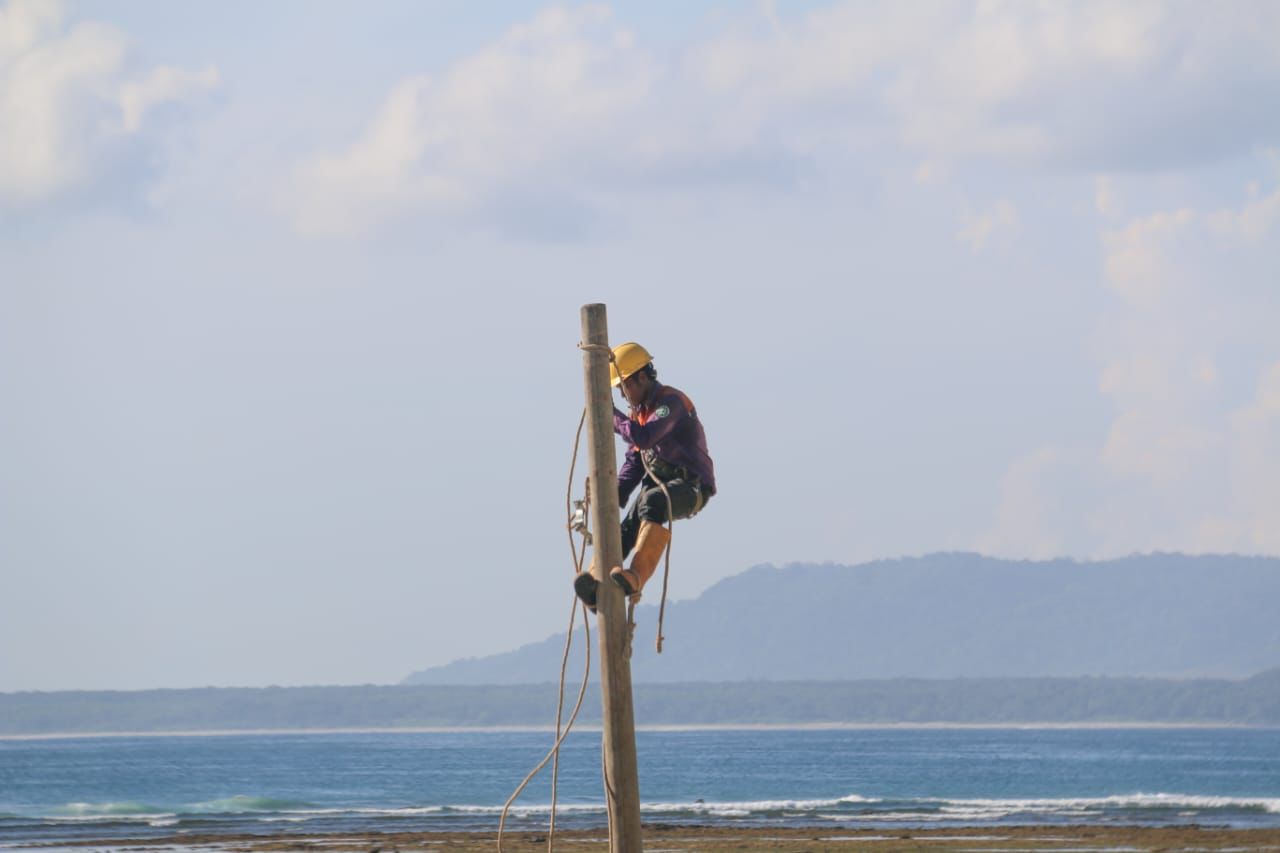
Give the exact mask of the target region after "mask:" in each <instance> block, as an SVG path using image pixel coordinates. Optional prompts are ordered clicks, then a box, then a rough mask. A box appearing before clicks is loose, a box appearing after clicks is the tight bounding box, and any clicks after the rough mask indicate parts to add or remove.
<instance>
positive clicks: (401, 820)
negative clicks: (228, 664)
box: [0, 728, 1280, 848]
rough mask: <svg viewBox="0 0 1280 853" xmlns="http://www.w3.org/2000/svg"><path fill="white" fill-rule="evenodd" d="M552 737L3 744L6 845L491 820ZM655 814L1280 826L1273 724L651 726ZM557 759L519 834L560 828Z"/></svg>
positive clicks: (471, 824) (574, 813) (584, 799)
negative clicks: (553, 776) (554, 801)
mask: <svg viewBox="0 0 1280 853" xmlns="http://www.w3.org/2000/svg"><path fill="white" fill-rule="evenodd" d="M552 740H553V737H552V734H551V733H550V732H546V731H474V730H472V731H431V732H372V733H370V732H365V733H296V734H221V735H199V736H191V735H186V736H177V735H175V736H145V737H132V736H118V737H69V738H54V739H4V740H0V847H6V848H21V847H24V846H31V845H33V844H36V843H40V844H56V843H58V842H65V841H73V840H83V839H88V838H93V839H101V840H104V841H110V840H113V839H126V838H128V839H133V838H158V837H162V836H173V835H184V834H202V835H204V834H209V833H214V834H221V833H225V834H233V833H255V834H281V833H308V834H310V833H330V832H332V833H348V832H350V833H357V832H393V831H421V830H490V831H491V830H494V829H496V828H497V825H498V818H499V813H500V811H501V808H502V804H503V803H504V802H505V801H506V799H507V797H508V796H509V795H510V794H511V792H512V791H513V790H514V789H515V787H516V785H517V784H518V783H519V782H520V780H521V779H522V778H524V776H525V774H526V773H527V772H528V771H529V770H531V769H532V768H533V766H534V765H535V764H536V763H537V762H538V761H539V760H540V759H541V758H542V756H543V755H544V754H545V753H546V751H547V750H548V749H549V747H550V745H551V742H552ZM637 746H638V751H639V761H640V788H641V799H642V811H643V817H644V819H645V820H646V821H653V822H665V823H680V824H734V825H741V826H822V827H850V828H853V827H886V826H889V825H893V826H903V827H905V826H912V827H919V826H996V825H1011V824H1045V825H1053V824H1076V823H1101V824H1146V825H1161V824H1184V823H1197V824H1203V825H1222V826H1231V827H1260V826H1270V827H1275V826H1280V729H1237V728H1083V729H1059V728H1001V729H989V728H833V729H786V728H767V729H710V730H706V729H699V730H656V731H649V730H642V731H640V732H639V733H638V735H637ZM558 801H559V811H558V817H557V826H559V827H564V828H569V827H597V826H603V825H604V824H605V813H604V806H603V802H604V798H603V791H602V785H601V780H600V733H599V731H598V730H594V731H593V730H581V731H575V732H574V733H573V734H572V735H571V736H570V737H569V738H568V740H567V741H566V743H565V746H564V747H563V749H562V752H561V770H560V783H559V793H558ZM550 802H551V787H550V766H548V768H547V770H546V771H544V773H543V774H542V776H541V777H540V778H539V780H537V781H536V782H535V783H534V784H533V785H531V786H530V788H529V789H528V790H527V791H526V792H525V793H524V795H523V796H522V797H521V799H520V800H519V801H518V803H517V804H516V807H515V808H514V809H513V811H512V813H511V815H512V816H511V817H509V818H508V824H507V825H508V828H510V829H513V830H529V829H532V828H535V827H536V828H542V827H545V826H546V824H547V820H548V817H549V804H550Z"/></svg>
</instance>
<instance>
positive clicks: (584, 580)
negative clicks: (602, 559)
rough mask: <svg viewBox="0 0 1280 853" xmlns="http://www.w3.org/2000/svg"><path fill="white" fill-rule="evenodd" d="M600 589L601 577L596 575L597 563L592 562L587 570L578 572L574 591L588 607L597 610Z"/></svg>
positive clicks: (574, 582)
mask: <svg viewBox="0 0 1280 853" xmlns="http://www.w3.org/2000/svg"><path fill="white" fill-rule="evenodd" d="M599 589H600V579H599V578H597V577H596V564H595V563H592V564H591V566H590V567H589V568H588V569H587V570H586V571H585V572H578V574H577V576H576V577H574V579H573V591H574V592H575V593H576V594H577V596H578V598H580V599H582V603H583V604H585V605H587V609H588V610H590V611H591V612H592V613H595V612H596V593H597V592H598V591H599Z"/></svg>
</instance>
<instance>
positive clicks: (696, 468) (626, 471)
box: [613, 382, 716, 506]
mask: <svg viewBox="0 0 1280 853" xmlns="http://www.w3.org/2000/svg"><path fill="white" fill-rule="evenodd" d="M613 431H614V432H615V433H617V434H618V435H620V436H622V439H623V440H624V441H626V442H627V443H628V444H630V445H631V447H630V448H628V450H627V455H626V458H624V459H623V461H622V467H621V468H620V469H619V470H618V503H619V505H621V506H626V504H627V498H629V497H631V492H632V491H633V490H634V489H635V487H636V485H638V484H639V482H640V480H641V479H643V478H644V463H643V462H642V461H641V460H640V454H641V453H642V452H644V451H646V450H652V451H653V452H654V454H656V455H657V457H658V458H659V459H661V460H663V461H664V462H667V463H669V464H671V465H675V466H678V467H681V468H684V469H686V470H688V471H689V473H690V474H692V475H693V476H695V477H697V478H698V479H699V480H701V481H702V485H703V486H704V487H706V488H708V489H710V492H711V494H715V491H716V473H715V467H714V466H713V465H712V464H711V456H710V455H709V454H708V453H707V436H706V433H704V432H703V431H702V422H701V421H699V420H698V411H697V409H695V408H694V407H693V401H692V400H690V399H689V398H688V397H687V396H685V395H684V393H683V392H681V391H678V390H676V389H675V388H672V387H671V386H669V385H663V384H661V383H659V382H654V383H653V389H652V390H651V391H650V392H649V398H648V399H647V400H645V401H644V402H643V403H641V404H640V406H639V407H638V408H636V410H635V411H634V412H633V413H632V415H631V417H627V416H626V415H624V414H623V413H622V412H620V411H619V410H618V409H617V408H616V407H615V408H614V410H613Z"/></svg>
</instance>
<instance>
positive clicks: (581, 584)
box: [573, 343, 716, 610]
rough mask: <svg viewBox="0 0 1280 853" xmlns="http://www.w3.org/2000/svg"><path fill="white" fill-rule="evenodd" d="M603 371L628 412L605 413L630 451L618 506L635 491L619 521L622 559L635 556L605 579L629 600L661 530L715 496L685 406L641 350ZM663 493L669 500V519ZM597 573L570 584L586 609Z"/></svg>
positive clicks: (658, 553) (697, 431)
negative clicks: (609, 580)
mask: <svg viewBox="0 0 1280 853" xmlns="http://www.w3.org/2000/svg"><path fill="white" fill-rule="evenodd" d="M609 372H610V375H611V377H612V379H613V387H615V388H620V389H621V391H622V396H623V397H624V398H626V401H627V403H628V404H629V406H630V409H631V412H630V414H629V415H627V414H623V413H622V412H621V411H619V410H618V408H617V407H614V410H613V431H614V433H615V434H617V435H619V436H621V437H622V439H623V440H624V441H626V442H627V443H628V444H629V445H630V447H629V448H628V449H627V453H626V457H625V458H624V459H623V462H622V467H621V468H620V469H619V470H618V505H619V506H624V507H625V506H626V505H627V498H629V497H630V496H631V493H632V492H633V491H635V490H636V487H637V486H639V489H640V490H639V494H638V495H637V496H636V500H635V502H634V503H632V504H631V508H630V509H629V510H628V511H627V513H626V515H625V516H624V517H623V519H622V557H623V559H624V560H625V559H626V557H627V555H628V554H630V553H631V551H632V550H633V549H634V550H635V556H633V557H632V558H631V566H630V568H626V569H624V568H622V567H621V566H615V567H613V569H612V571H611V572H610V573H609V575H610V577H611V578H612V580H613V582H614V583H616V584H617V585H618V586H620V587H621V588H622V591H623V592H624V593H626V594H627V595H632V596H635V595H639V594H640V591H641V590H642V589H644V585H645V583H647V582H648V580H649V578H651V577H652V576H653V573H654V570H655V569H657V567H658V562H659V561H660V560H661V559H662V553H663V551H665V550H666V547H667V543H668V542H669V541H670V539H671V533H670V531H668V530H667V528H666V527H664V526H663V525H664V524H666V523H667V521H668V519H669V518H677V519H680V518H691V517H692V516H694V515H696V514H697V513H698V512H699V511H701V509H702V508H703V507H704V506H706V503H707V501H708V500H710V499H711V496H712V495H714V494H715V493H716V478H715V469H714V467H713V465H712V463H711V457H710V455H708V453H707V437H706V434H705V433H704V432H703V430H702V422H701V421H699V420H698V412H697V409H695V408H694V405H693V401H692V400H690V399H689V398H688V397H687V396H685V394H684V393H683V392H681V391H678V390H677V389H675V388H672V387H671V386H670V385H663V384H662V383H660V382H659V381H658V372H657V371H656V370H655V369H654V367H653V357H652V356H651V355H649V351H648V350H646V349H645V348H644V347H642V346H640V344H637V343H625V344H622V345H620V346H618V347H617V348H616V349H614V351H613V363H612V364H610V366H609ZM646 465H647V470H646ZM655 478H656V479H655ZM659 481H661V484H660V483H659ZM664 486H665V487H666V493H667V494H669V495H670V496H671V507H670V514H668V506H667V495H666V494H663V487H664ZM599 572H600V570H599V569H598V568H597V567H596V566H595V564H594V563H593V564H592V566H591V568H590V569H588V570H587V571H585V572H582V573H581V574H579V575H578V576H577V577H576V578H575V579H574V583H573V588H574V591H575V592H576V593H577V595H578V597H579V598H580V599H582V601H583V602H584V603H585V604H586V605H587V607H589V608H591V609H592V610H594V609H595V606H596V593H597V589H598V586H599V584H600V582H601V581H602V580H603V577H602V576H601V575H600V574H599Z"/></svg>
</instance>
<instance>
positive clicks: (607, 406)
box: [582, 304, 643, 853]
mask: <svg viewBox="0 0 1280 853" xmlns="http://www.w3.org/2000/svg"><path fill="white" fill-rule="evenodd" d="M582 342H583V344H585V345H586V346H585V347H584V349H583V353H582V367H583V378H584V380H585V383H586V391H587V437H588V447H590V454H591V497H592V501H591V533H592V538H593V541H594V542H595V559H594V561H593V562H594V563H595V565H596V567H597V570H598V571H599V572H600V576H601V577H603V578H604V579H605V580H604V582H603V583H601V584H600V591H599V594H598V596H597V599H596V607H597V612H598V613H599V616H600V621H599V630H598V631H597V632H596V633H598V634H599V635H600V692H601V694H602V697H603V701H604V710H603V714H602V717H603V720H604V744H603V748H604V778H605V788H606V792H605V795H606V797H607V798H608V800H609V802H608V807H609V849H610V850H611V851H613V853H632V851H639V850H641V849H643V847H642V842H641V839H640V776H639V773H638V771H637V770H636V724H635V712H634V710H633V708H632V704H631V660H630V659H629V658H628V657H627V649H626V645H627V605H626V599H625V597H624V596H623V593H622V590H621V589H620V588H619V587H618V585H617V584H615V583H613V582H612V581H610V580H609V570H610V569H611V568H613V567H614V566H620V565H622V530H621V527H620V526H619V509H618V468H617V455H616V454H615V453H614V448H613V394H612V391H611V390H610V380H609V351H608V346H609V323H608V319H607V316H606V314H605V307H604V305H601V304H592V305H583V306H582Z"/></svg>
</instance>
